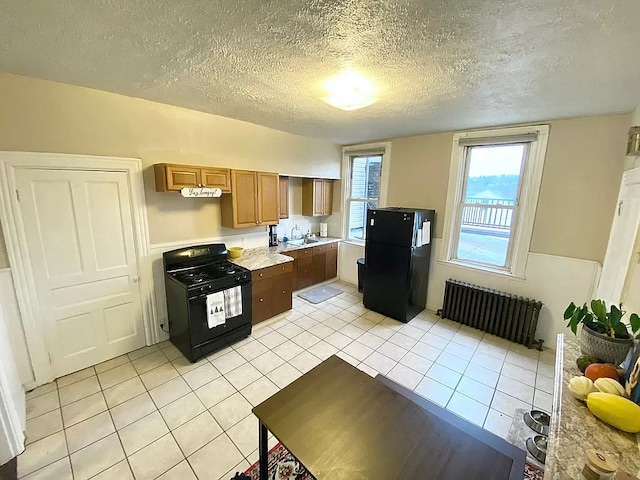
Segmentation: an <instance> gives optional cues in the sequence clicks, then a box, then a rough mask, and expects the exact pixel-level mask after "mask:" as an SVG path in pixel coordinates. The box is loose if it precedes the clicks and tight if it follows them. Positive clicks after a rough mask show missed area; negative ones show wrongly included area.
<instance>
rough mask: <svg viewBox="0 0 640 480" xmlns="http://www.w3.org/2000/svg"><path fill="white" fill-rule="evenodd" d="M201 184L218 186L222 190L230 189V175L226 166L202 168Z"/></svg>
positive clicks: (227, 190) (211, 186) (212, 186)
mask: <svg viewBox="0 0 640 480" xmlns="http://www.w3.org/2000/svg"><path fill="white" fill-rule="evenodd" d="M201 176H202V184H203V185H204V186H205V187H210V188H219V189H221V190H222V191H223V192H230V191H231V175H230V173H229V169H226V168H203V169H202V170H201Z"/></svg>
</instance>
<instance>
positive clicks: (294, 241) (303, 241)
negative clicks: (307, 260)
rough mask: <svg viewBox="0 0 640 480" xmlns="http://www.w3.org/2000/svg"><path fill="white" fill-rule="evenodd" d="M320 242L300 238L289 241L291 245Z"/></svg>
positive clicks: (313, 239)
mask: <svg viewBox="0 0 640 480" xmlns="http://www.w3.org/2000/svg"><path fill="white" fill-rule="evenodd" d="M319 241H320V240H317V239H315V238H299V239H298V240H289V241H288V242H287V243H288V244H289V245H307V244H309V243H318V242H319Z"/></svg>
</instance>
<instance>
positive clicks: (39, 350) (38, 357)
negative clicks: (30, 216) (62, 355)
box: [0, 152, 160, 385]
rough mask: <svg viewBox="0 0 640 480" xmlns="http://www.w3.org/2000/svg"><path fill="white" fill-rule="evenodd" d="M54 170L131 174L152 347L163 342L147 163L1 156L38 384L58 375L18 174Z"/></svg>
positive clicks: (6, 220) (3, 216)
mask: <svg viewBox="0 0 640 480" xmlns="http://www.w3.org/2000/svg"><path fill="white" fill-rule="evenodd" d="M17 168H48V169H57V170H98V171H124V172H126V173H127V174H128V182H129V195H130V198H131V208H132V211H131V214H132V220H133V224H134V225H133V227H134V237H135V246H136V254H137V261H138V271H139V272H140V277H141V279H140V296H141V302H142V315H143V322H144V329H145V340H146V343H147V345H152V344H154V343H157V342H158V340H159V337H160V334H159V328H158V326H157V325H155V323H154V319H155V317H156V307H155V296H154V285H153V275H152V269H151V263H150V259H149V230H148V222H147V211H146V203H145V198H144V183H143V179H142V162H141V161H140V159H137V158H119V157H102V156H92V155H74V154H58V153H29V152H0V187H1V190H2V191H1V193H0V201H1V205H0V206H1V210H0V222H1V223H2V226H3V227H4V233H5V240H6V243H7V253H8V256H9V263H10V265H11V275H12V277H13V281H14V287H15V289H16V297H17V299H18V306H19V309H20V315H21V317H22V322H23V326H24V332H25V337H26V340H27V346H28V349H29V355H30V357H31V363H32V366H33V372H34V375H35V381H36V384H37V385H42V384H44V383H47V382H49V381H51V380H53V370H52V369H51V365H50V363H49V359H48V353H47V352H48V349H47V347H46V343H45V339H44V335H43V332H42V329H41V328H40V325H39V323H40V322H39V320H38V319H39V317H40V315H39V313H38V309H39V305H40V304H39V300H38V296H37V294H36V288H35V279H34V276H33V271H32V269H31V258H30V255H29V251H28V247H27V241H26V233H25V229H24V225H23V224H22V212H21V207H20V203H19V202H18V201H17V198H16V195H15V192H16V186H17V182H16V174H15V173H16V172H15V171H16V169H17Z"/></svg>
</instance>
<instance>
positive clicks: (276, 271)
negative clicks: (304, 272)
mask: <svg viewBox="0 0 640 480" xmlns="http://www.w3.org/2000/svg"><path fill="white" fill-rule="evenodd" d="M251 278H252V281H253V288H252V302H251V303H252V308H253V318H252V323H253V324H254V325H255V324H256V323H260V322H263V321H265V320H267V319H269V318H271V317H275V316H276V315H279V314H280V313H284V312H286V311H288V310H291V306H292V293H293V262H289V263H284V264H281V265H275V266H273V267H268V268H263V269H260V270H255V271H253V272H251Z"/></svg>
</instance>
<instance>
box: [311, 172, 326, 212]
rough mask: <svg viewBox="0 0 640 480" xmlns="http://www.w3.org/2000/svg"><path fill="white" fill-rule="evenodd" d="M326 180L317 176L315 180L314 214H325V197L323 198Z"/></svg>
mask: <svg viewBox="0 0 640 480" xmlns="http://www.w3.org/2000/svg"><path fill="white" fill-rule="evenodd" d="M323 184H324V180H322V179H319V178H315V179H314V180H313V214H314V215H323V214H324V198H322V190H323Z"/></svg>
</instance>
